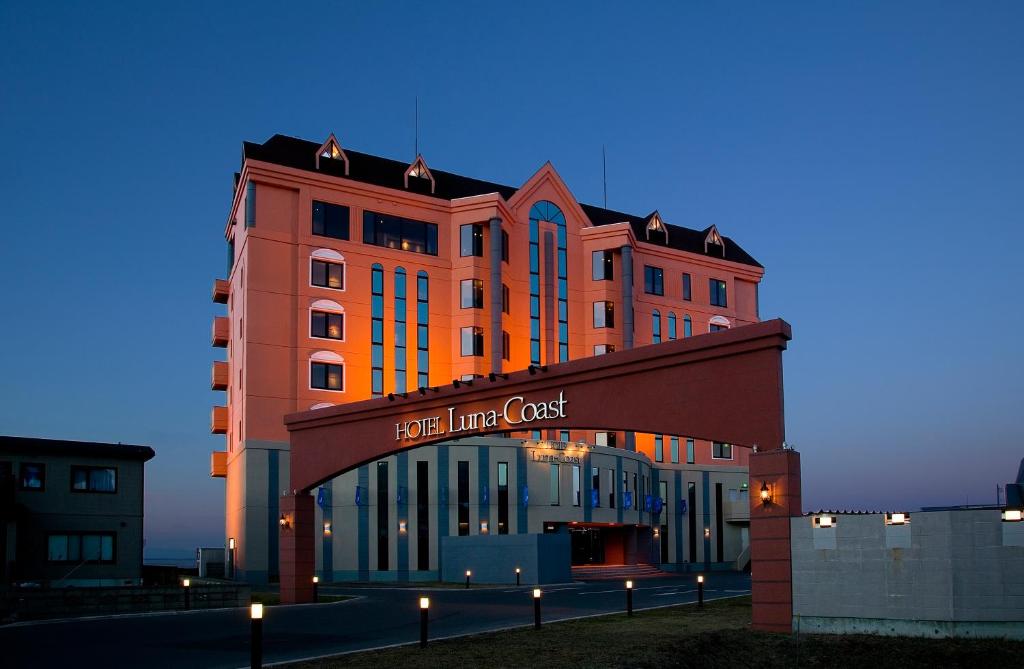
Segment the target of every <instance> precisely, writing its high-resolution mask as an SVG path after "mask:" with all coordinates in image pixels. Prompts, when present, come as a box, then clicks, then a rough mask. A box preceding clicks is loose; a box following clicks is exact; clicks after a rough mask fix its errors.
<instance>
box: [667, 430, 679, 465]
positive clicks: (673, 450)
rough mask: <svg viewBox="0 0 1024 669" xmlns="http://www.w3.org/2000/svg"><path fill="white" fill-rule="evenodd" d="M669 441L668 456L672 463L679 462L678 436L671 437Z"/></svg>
mask: <svg viewBox="0 0 1024 669" xmlns="http://www.w3.org/2000/svg"><path fill="white" fill-rule="evenodd" d="M669 443H670V444H671V446H670V453H669V457H670V458H671V459H672V464H679V437H672V438H671V439H670V441H669Z"/></svg>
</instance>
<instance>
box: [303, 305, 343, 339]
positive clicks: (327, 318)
mask: <svg viewBox="0 0 1024 669" xmlns="http://www.w3.org/2000/svg"><path fill="white" fill-rule="evenodd" d="M318 315H322V316H324V318H323V326H324V328H323V333H324V334H317V328H316V320H315V317H316V316H318ZM331 316H337V317H338V318H340V319H341V325H340V330H341V335H340V336H338V337H332V336H331V335H330V331H331ZM309 336H310V337H312V338H314V339H329V340H331V341H345V313H344V312H341V311H323V310H321V309H310V310H309Z"/></svg>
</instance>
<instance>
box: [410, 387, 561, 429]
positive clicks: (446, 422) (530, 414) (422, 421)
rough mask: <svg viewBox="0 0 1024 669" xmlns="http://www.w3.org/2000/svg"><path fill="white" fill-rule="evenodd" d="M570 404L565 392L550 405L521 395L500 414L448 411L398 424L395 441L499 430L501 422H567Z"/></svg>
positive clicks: (510, 400)
mask: <svg viewBox="0 0 1024 669" xmlns="http://www.w3.org/2000/svg"><path fill="white" fill-rule="evenodd" d="M567 403H568V400H566V399H565V397H564V392H563V391H559V393H558V399H556V400H551V401H549V402H527V401H526V398H524V397H523V396H521V395H517V396H516V397H510V398H508V399H507V400H505V403H504V404H502V406H501V410H500V411H498V410H496V409H491V410H490V411H476V412H473V413H467V414H459V413H456V411H455V407H448V411H447V414H445V415H441V416H429V417H427V418H417V419H416V420H407V421H401V422H398V423H395V441H401V440H402V439H422V438H424V437H439V436H442V435H446V434H458V433H460V432H473V431H476V430H485V429H488V428H497V427H498V421H501V420H504V421H505V424H506V425H524V424H527V423H532V422H534V421H538V420H549V419H553V418H565V405H566V404H567Z"/></svg>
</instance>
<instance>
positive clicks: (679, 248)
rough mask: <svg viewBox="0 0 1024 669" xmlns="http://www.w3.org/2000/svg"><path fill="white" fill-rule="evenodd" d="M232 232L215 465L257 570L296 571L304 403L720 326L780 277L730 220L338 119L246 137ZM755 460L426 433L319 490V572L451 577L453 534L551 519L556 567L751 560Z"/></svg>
mask: <svg viewBox="0 0 1024 669" xmlns="http://www.w3.org/2000/svg"><path fill="white" fill-rule="evenodd" d="M225 237H226V240H227V244H228V268H227V278H226V279H218V280H216V281H215V282H214V289H213V299H214V301H215V302H217V303H221V304H226V305H227V314H226V315H217V316H215V317H214V319H213V335H212V340H213V345H214V346H217V347H224V348H226V349H227V356H226V360H223V361H217V362H214V363H213V370H212V388H213V389H214V390H218V391H225V393H226V395H225V401H224V403H223V405H221V406H215V407H214V408H213V412H212V418H211V423H212V425H211V429H212V431H213V432H214V433H216V434H224V435H226V446H225V449H224V450H221V451H216V452H214V453H213V455H212V459H211V474H212V475H213V476H215V477H223V478H224V479H225V481H226V493H225V498H226V527H225V532H226V536H225V539H226V547H227V548H228V549H229V550H228V556H229V557H228V560H229V565H228V573H229V574H234V575H235V576H236V577H237V578H240V579H245V580H249V581H252V582H265V581H268V580H271V581H272V580H276V578H277V574H278V571H277V560H278V518H279V500H280V497H281V495H282V493H285V492H287V488H288V481H289V477H288V455H289V453H288V434H287V431H286V430H285V427H284V422H283V417H284V416H285V415H286V414H289V413H293V412H298V411H307V410H310V409H317V408H322V407H326V406H331V405H334V404H339V403H343V402H352V401H358V400H365V399H369V398H378V397H387V396H389V395H392V394H395V395H397V394H402V393H410V392H417V391H418V389H419V388H422V387H436V386H440V385H445V384H450V383H453V381H458V382H467V381H470V382H471V381H472V380H473V379H477V378H481V377H487V376H488V375H490V374H500V373H504V372H508V371H512V370H521V369H525V368H527V367H529V366H530V365H537V366H540V365H550V364H556V363H558V362H562V361H566V360H573V359H577V358H581V357H584V356H592V355H601V354H603V353H607V352H612V351H615V350H622V349H629V348H632V347H637V346H645V345H649V344H653V343H658V342H661V341H666V340H669V339H676V338H682V337H691V336H714V335H713V334H711V333H714V332H716V331H718V330H721V329H727V328H733V327H739V326H743V325H746V324H750V323H753V322H756V321H757V320H758V283H759V282H760V280H761V277H762V276H763V273H764V270H763V268H762V266H761V265H760V264H758V263H757V261H755V260H754V259H753V258H752V257H751V256H750V255H748V254H747V253H746V252H745V251H744V250H743V249H742V248H741V247H740V246H739V245H738V244H737V243H736V242H734V241H733V240H731V239H730V238H728V237H725V236H723V235H721V234H720V233H719V231H718V230H717V228H716V227H715V226H710V227H707V228H705V229H702V230H696V229H690V228H686V227H680V226H676V225H670V224H668V223H667V222H666V221H664V220H663V219H662V217H661V215H660V214H659V213H658V212H657V211H654V212H652V213H650V214H648V215H647V216H633V215H630V214H625V213H621V212H617V211H611V210H608V209H604V208H600V207H594V206H590V205H586V204H581V203H579V202H577V200H576V198H574V197H573V195H572V193H571V192H570V190H569V188H568V187H567V186H566V184H565V183H564V182H563V181H562V179H561V177H560V176H559V175H558V173H557V172H556V171H555V169H554V167H552V165H551V164H550V163H546V164H544V165H543V166H542V167H541V168H540V170H538V171H537V172H536V173H535V174H534V175H533V176H531V177H530V178H529V179H527V180H526V181H525V183H523V184H522V185H521V186H519V187H510V186H504V185H500V184H495V183H490V182H486V181H481V180H478V179H472V178H467V177H463V176H459V175H456V174H451V173H448V172H442V171H440V170H435V169H432V168H431V167H429V166H428V165H427V163H426V161H425V160H424V158H423V157H422V156H417V157H416V159H415V160H414V161H412V163H411V164H410V163H403V162H400V161H395V160H389V159H385V158H381V157H377V156H372V155H368V154H364V153H359V152H357V151H354V150H351V149H348V148H344V147H342V146H341V145H340V144H339V142H338V141H337V140H336V139H335V137H334V136H333V135H331V136H330V137H328V138H327V140H326V141H325V142H323V143H320V142H310V141H304V140H301V139H295V138H292V137H286V136H282V135H275V136H273V137H271V138H270V139H269V140H267V141H266V142H265V143H263V144H254V143H249V142H246V143H244V144H243V154H242V166H241V171H240V172H239V173H237V174H236V175H235V189H234V197H233V200H232V203H231V209H230V214H229V216H228V219H227V225H226V229H225ZM709 383H733V384H737V385H739V384H741V383H742V379H715V380H709ZM337 447H338V448H345V444H343V443H339V444H337ZM748 455H749V453H748V450H747V449H745V448H743V447H739V446H733V445H730V444H724V443H714V442H707V441H702V440H695V439H691V438H688V437H687V436H686V435H655V434H640V433H630V432H618V433H616V432H602V431H578V430H573V431H568V430H565V431H560V430H554V431H544V432H543V433H540V432H529V431H527V432H513V433H505V434H496V435H493V436H489V437H484V438H480V437H475V438H469V439H462V440H453V441H451V442H447V443H444V444H438V445H431V446H424V447H419V448H415V449H410V450H408V451H405V452H402V453H400V454H398V455H395V456H391V457H388V458H385V459H383V460H381V461H379V462H373V463H368V464H365V465H363V466H361V467H359V468H357V469H356V470H353V471H350V472H347V473H345V474H343V475H340V476H338V477H337V478H335V479H334V480H332V481H331V482H329V483H328V484H325V485H324V486H322V487H321V488H319V489H318V490H317V531H318V534H319V535H320V537H321V540H319V541H318V542H317V571H318V573H319V574H321V575H322V577H323V578H324V580H345V579H360V580H436V579H438V578H439V577H440V574H441V573H442V566H441V564H440V563H441V559H442V554H443V551H442V548H443V546H442V543H443V541H444V538H446V537H459V536H466V535H471V536H472V535H488V534H499V535H500V534H542V533H562V534H568V535H570V541H569V542H567V545H569V546H571V550H570V552H571V555H565V556H563V557H559V556H552V557H551V559H558V560H561V559H563V558H564V560H566V561H570V560H571V562H572V564H575V565H585V564H633V563H646V564H655V565H660V567H661V568H662V569H667V570H685V569H690V568H693V569H696V568H701V569H707V568H733V567H735V566H742V565H743V563H744V562H745V559H744V558H745V554H746V552H747V551H746V547H747V544H748V536H747V524H748V522H749V502H748V497H747V492H748V484H747V459H748ZM452 545H455V544H452Z"/></svg>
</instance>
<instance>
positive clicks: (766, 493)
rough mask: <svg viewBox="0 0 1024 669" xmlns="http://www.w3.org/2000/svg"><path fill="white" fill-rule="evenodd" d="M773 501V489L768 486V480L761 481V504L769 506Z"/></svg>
mask: <svg viewBox="0 0 1024 669" xmlns="http://www.w3.org/2000/svg"><path fill="white" fill-rule="evenodd" d="M771 503H772V489H771V488H770V487H768V482H767V481H761V506H768V505H769V504H771Z"/></svg>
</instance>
